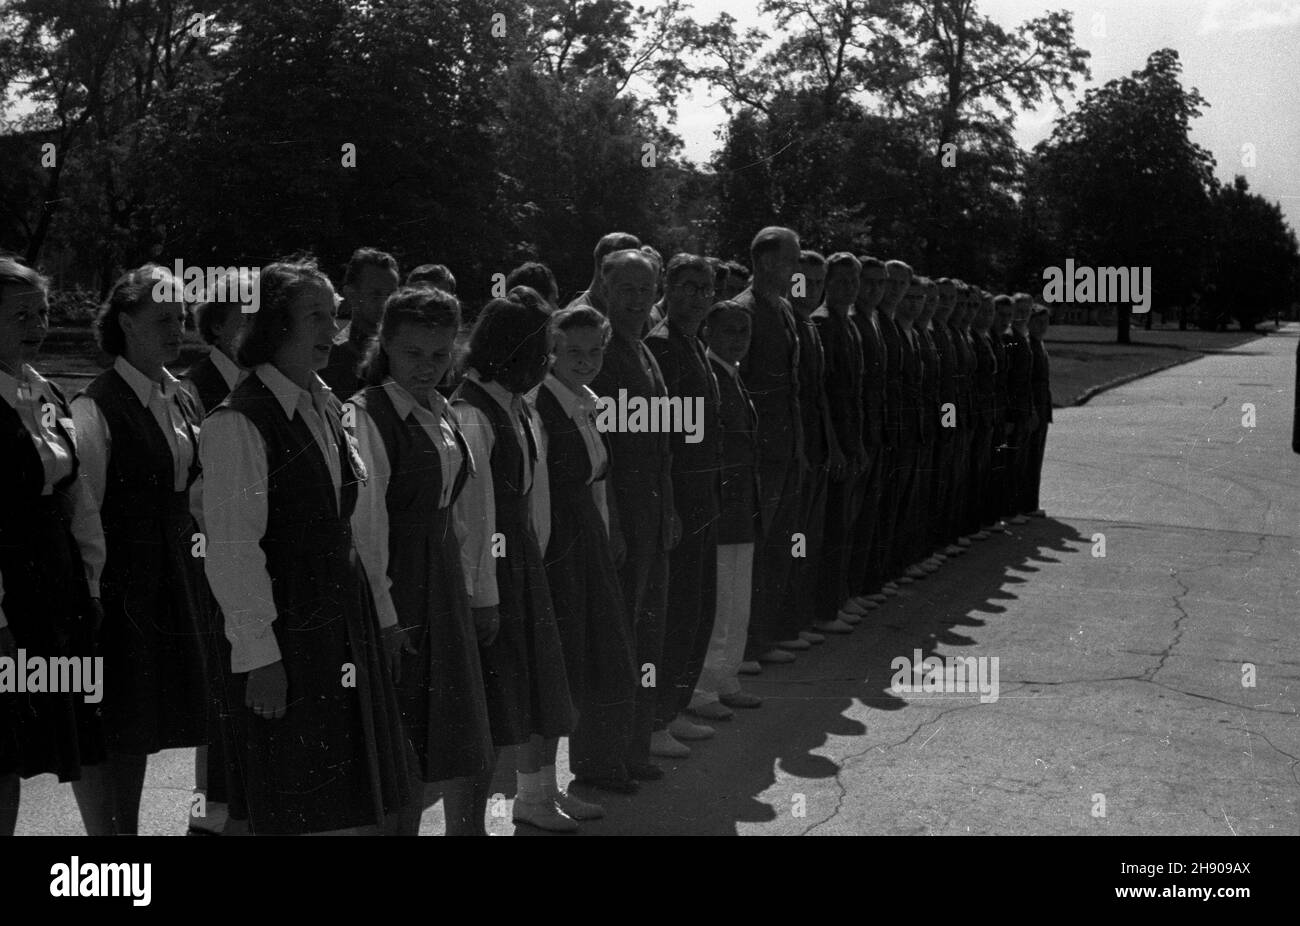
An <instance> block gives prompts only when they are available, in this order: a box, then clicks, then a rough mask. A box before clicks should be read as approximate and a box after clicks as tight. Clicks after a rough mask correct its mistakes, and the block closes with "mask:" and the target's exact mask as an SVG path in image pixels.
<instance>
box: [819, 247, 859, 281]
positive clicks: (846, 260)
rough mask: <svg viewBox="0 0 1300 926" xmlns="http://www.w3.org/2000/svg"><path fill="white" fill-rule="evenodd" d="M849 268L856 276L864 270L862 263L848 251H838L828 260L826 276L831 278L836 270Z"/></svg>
mask: <svg viewBox="0 0 1300 926" xmlns="http://www.w3.org/2000/svg"><path fill="white" fill-rule="evenodd" d="M843 268H847V269H849V270H852V271H853V274H854V275H855V276H856V275H857V274H858V273H860V272H861V270H862V261H860V260H858V259H857V258H856V257H854V256H853V255H852V254H850V253H849V252H848V251H836V252H835V253H834V254H832V255H831V256H830V257H828V258H826V276H827V278H829V277H830V275H831V274H832V273H834V272H835V271H836V270H839V269H843Z"/></svg>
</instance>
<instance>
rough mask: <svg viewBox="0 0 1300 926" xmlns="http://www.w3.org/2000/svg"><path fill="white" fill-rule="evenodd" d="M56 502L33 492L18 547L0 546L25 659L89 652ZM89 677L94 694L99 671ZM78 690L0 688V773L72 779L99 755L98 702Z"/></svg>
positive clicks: (85, 613)
mask: <svg viewBox="0 0 1300 926" xmlns="http://www.w3.org/2000/svg"><path fill="white" fill-rule="evenodd" d="M60 503H61V498H60V496H58V495H50V496H45V497H43V498H41V499H40V500H39V502H37V506H38V512H37V516H36V517H35V518H33V520H32V523H33V525H34V526H35V530H34V531H32V532H31V533H29V534H28V535H27V536H25V537H24V538H23V547H22V549H5V550H0V559H3V562H4V567H5V568H4V596H5V597H4V611H5V617H6V619H7V620H8V622H9V630H10V632H11V633H12V634H13V636H14V641H15V643H16V644H17V645H18V647H19V648H20V649H22V650H24V651H25V655H26V657H27V658H28V659H31V658H33V657H41V658H43V659H50V658H59V657H63V658H72V659H82V658H83V657H93V656H94V650H93V640H92V635H91V620H90V614H89V604H90V602H89V596H88V593H87V590H86V581H85V576H84V573H83V567H82V563H81V555H80V553H79V552H78V550H77V545H76V541H75V540H74V539H73V537H72V533H71V530H70V529H69V526H68V525H69V522H68V518H67V516H66V515H65V514H64V513H63V511H62V509H61V508H60ZM83 668H84V666H83ZM83 679H84V676H83ZM96 681H97V683H98V684H99V686H100V688H99V693H100V694H101V695H102V694H103V692H104V691H105V689H106V688H107V687H108V686H106V685H105V683H104V674H103V673H102V672H100V673H98V675H97V678H96ZM85 696H86V693H85V691H84V683H83V691H81V692H67V691H64V692H48V691H47V692H38V693H30V692H23V693H21V694H20V693H18V692H9V693H0V775H11V774H17V775H19V776H21V777H23V778H31V777H32V776H34V775H43V774H53V775H56V776H58V779H59V781H73V780H76V779H77V778H79V777H80V769H81V766H83V765H95V764H98V763H99V762H101V761H103V758H104V743H103V736H102V734H101V732H100V725H99V717H98V710H99V705H98V704H92V703H87V702H86V700H85Z"/></svg>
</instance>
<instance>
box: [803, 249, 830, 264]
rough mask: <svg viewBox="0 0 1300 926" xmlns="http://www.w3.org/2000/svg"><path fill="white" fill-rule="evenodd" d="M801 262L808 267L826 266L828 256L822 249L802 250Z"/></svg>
mask: <svg viewBox="0 0 1300 926" xmlns="http://www.w3.org/2000/svg"><path fill="white" fill-rule="evenodd" d="M799 263H800V264H802V265H805V266H808V267H825V266H826V258H825V257H823V256H822V254H821V252H820V251H800V252H799Z"/></svg>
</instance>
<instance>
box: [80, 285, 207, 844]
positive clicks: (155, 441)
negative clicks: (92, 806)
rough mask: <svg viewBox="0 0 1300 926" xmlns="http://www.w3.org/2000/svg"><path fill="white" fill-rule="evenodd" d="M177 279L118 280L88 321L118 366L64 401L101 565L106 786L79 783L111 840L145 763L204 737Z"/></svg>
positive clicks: (94, 564) (191, 442)
mask: <svg viewBox="0 0 1300 926" xmlns="http://www.w3.org/2000/svg"><path fill="white" fill-rule="evenodd" d="M180 295H181V294H180V287H179V284H178V283H177V281H176V280H175V279H174V278H173V277H172V276H171V274H170V273H168V272H167V271H166V270H164V269H163V268H161V267H157V266H154V265H145V266H144V267H141V268H139V269H137V270H133V271H131V272H130V273H127V274H126V275H125V276H123V277H122V278H121V279H120V280H118V281H117V283H116V284H115V285H114V287H113V290H112V292H111V293H110V294H109V297H108V301H107V302H106V303H105V304H104V307H103V309H102V310H101V311H100V314H99V317H98V318H97V319H96V333H97V335H98V337H99V343H100V347H101V348H102V349H103V351H104V352H105V353H106V354H108V355H110V356H112V357H114V358H115V359H114V362H113V366H112V368H111V369H109V370H105V371H104V372H103V373H101V374H100V375H99V376H98V377H96V378H95V380H94V381H93V382H92V383H91V384H90V385H89V386H88V387H86V390H85V391H84V392H83V393H82V394H81V395H79V396H77V398H76V399H74V400H73V402H72V413H73V419H74V421H75V425H76V429H77V450H78V452H79V453H80V455H81V463H82V465H81V474H80V477H79V478H81V479H84V480H86V481H87V483H88V485H89V488H90V495H91V498H92V499H93V501H94V502H95V504H96V506H97V508H98V515H99V519H100V522H101V524H102V526H103V531H104V541H105V550H106V556H105V558H104V559H103V561H96V559H97V558H96V557H95V556H93V555H91V556H88V562H87V565H88V567H89V570H88V571H89V573H90V578H89V582H90V591H91V594H92V595H94V594H96V593H97V592H98V593H100V597H101V599H102V601H103V605H104V612H105V613H104V623H103V628H102V631H101V635H100V651H101V652H102V653H103V656H104V667H105V672H106V673H107V680H106V684H105V686H104V700H103V703H102V705H101V709H102V717H103V725H104V735H105V740H106V745H107V748H108V760H107V762H106V763H104V767H103V772H104V776H103V779H102V780H95V779H88V778H86V777H84V776H83V782H82V785H81V786H80V789H79V798H80V799H81V800H82V803H83V811H82V814H83V816H86V815H87V812H86V810H85V809H84V808H85V804H86V801H87V800H90V801H97V802H99V806H100V813H101V819H107V818H109V817H111V818H112V820H113V823H112V828H113V831H114V832H116V833H117V834H119V835H128V834H134V833H135V832H136V830H137V825H138V816H139V806H140V795H141V792H142V790H143V787H144V773H145V765H146V759H147V757H148V756H149V755H151V754H153V753H155V752H158V751H159V750H162V749H175V748H179V747H183V746H198V745H201V744H203V743H205V742H207V722H206V717H207V698H208V692H207V680H206V666H205V664H204V652H203V631H202V628H201V620H202V614H203V613H204V612H203V609H204V608H205V607H208V603H207V602H208V598H207V589H206V586H205V584H204V581H203V572H202V568H203V567H202V561H201V560H200V559H198V558H197V557H196V556H195V554H194V545H195V542H196V540H195V537H196V535H197V534H198V527H197V525H196V524H195V521H194V518H193V516H192V515H191V513H190V489H191V487H193V486H194V484H195V482H196V481H197V480H198V477H199V459H198V453H197V444H198V426H199V413H198V408H197V407H196V406H195V404H194V401H193V400H192V399H191V398H190V397H189V395H188V394H187V393H186V392H185V391H184V390H182V389H181V388H180V382H179V381H178V380H177V379H176V378H175V377H173V376H172V375H171V374H170V373H168V372H167V370H166V369H165V368H164V366H163V364H165V363H170V362H172V361H174V360H175V359H176V358H177V357H178V356H179V354H180V345H181V331H182V329H181V319H182V315H183V305H182V302H181V298H180Z"/></svg>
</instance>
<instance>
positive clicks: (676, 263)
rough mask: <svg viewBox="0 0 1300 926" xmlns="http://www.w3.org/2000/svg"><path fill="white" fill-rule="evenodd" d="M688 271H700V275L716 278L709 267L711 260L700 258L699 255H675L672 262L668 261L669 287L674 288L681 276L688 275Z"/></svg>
mask: <svg viewBox="0 0 1300 926" xmlns="http://www.w3.org/2000/svg"><path fill="white" fill-rule="evenodd" d="M688 270H698V271H699V272H700V273H704V274H707V275H708V276H714V273H713V268H712V267H711V266H709V260H708V258H707V257H700V256H699V255H698V254H685V253H681V254H674V255H673V256H672V260H670V261H668V270H667V282H668V285H669V286H672V285H673V284H674V283H676V282H677V281H678V279H680V278H681V275H682V274H683V273H686V272H687V271H688ZM715 282H716V280H715Z"/></svg>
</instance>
